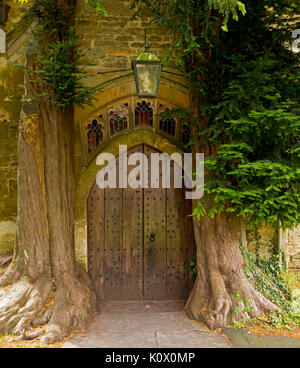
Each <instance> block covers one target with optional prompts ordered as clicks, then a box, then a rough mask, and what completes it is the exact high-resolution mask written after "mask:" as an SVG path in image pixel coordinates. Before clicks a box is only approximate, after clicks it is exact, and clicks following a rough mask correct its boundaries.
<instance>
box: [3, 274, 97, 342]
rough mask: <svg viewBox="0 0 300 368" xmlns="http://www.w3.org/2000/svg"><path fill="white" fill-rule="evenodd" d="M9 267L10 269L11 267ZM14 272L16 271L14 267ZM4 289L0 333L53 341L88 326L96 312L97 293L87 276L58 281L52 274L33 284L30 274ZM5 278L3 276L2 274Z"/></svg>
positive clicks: (27, 338) (69, 277) (24, 338)
mask: <svg viewBox="0 0 300 368" xmlns="http://www.w3.org/2000/svg"><path fill="white" fill-rule="evenodd" d="M8 271H9V270H8ZM10 275H14V274H13V273H12V272H11V270H10ZM4 279H5V284H6V286H5V287H2V288H1V289H0V333H1V334H5V335H14V336H17V338H18V339H22V340H31V339H39V340H40V342H41V343H43V344H51V343H53V342H55V341H60V340H62V339H63V338H64V337H66V336H68V335H69V334H70V332H71V331H72V330H79V329H84V328H85V327H86V325H87V323H88V321H89V318H90V316H91V314H92V313H94V312H95V305H96V300H95V294H94V293H93V291H91V289H90V285H88V284H86V283H85V281H84V280H85V279H84V278H81V277H80V276H79V277H78V278H73V277H71V276H70V275H66V277H65V278H64V279H63V280H62V281H61V283H60V284H59V285H56V284H55V282H54V281H53V279H52V278H46V279H45V280H43V279H40V280H38V281H37V282H36V283H34V284H32V283H31V282H29V281H28V280H27V279H26V277H22V278H20V279H18V280H17V281H15V280H13V278H12V280H13V283H12V284H11V285H9V284H8V276H7V275H6V277H5V275H4ZM0 281H1V278H0Z"/></svg>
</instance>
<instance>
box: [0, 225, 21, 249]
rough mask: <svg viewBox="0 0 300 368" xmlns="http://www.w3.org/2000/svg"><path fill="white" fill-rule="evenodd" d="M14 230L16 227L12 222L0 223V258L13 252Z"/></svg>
mask: <svg viewBox="0 0 300 368" xmlns="http://www.w3.org/2000/svg"><path fill="white" fill-rule="evenodd" d="M16 230H17V227H16V224H15V223H14V222H10V221H2V222H0V256H3V255H5V254H10V253H12V252H13V250H14V242H15V237H16Z"/></svg>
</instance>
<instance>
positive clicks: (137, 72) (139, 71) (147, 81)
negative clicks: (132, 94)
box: [132, 39, 162, 97]
mask: <svg viewBox="0 0 300 368" xmlns="http://www.w3.org/2000/svg"><path fill="white" fill-rule="evenodd" d="M132 68H133V71H134V78H135V83H136V89H137V94H138V96H139V97H157V94H158V88H159V83H160V75H161V70H162V63H161V61H160V60H159V58H158V57H157V56H156V55H155V54H154V53H152V52H150V46H149V41H148V39H146V44H145V51H143V52H142V53H141V54H140V55H139V56H138V57H137V59H136V60H135V61H133V62H132Z"/></svg>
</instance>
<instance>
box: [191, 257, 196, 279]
mask: <svg viewBox="0 0 300 368" xmlns="http://www.w3.org/2000/svg"><path fill="white" fill-rule="evenodd" d="M193 258H194V259H193V261H192V262H190V270H191V275H193V276H196V275H197V257H196V256H194V257H193Z"/></svg>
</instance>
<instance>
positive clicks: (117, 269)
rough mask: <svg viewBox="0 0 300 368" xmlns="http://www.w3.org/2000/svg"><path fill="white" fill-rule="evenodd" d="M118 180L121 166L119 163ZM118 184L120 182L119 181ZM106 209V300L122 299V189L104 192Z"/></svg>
mask: <svg viewBox="0 0 300 368" xmlns="http://www.w3.org/2000/svg"><path fill="white" fill-rule="evenodd" d="M116 166H117V179H118V170H119V164H118V161H117V165H116ZM117 184H118V180H117ZM104 198H105V203H104V208H105V248H104V271H105V287H104V290H105V291H104V293H105V299H106V300H120V299H122V281H123V280H122V253H123V249H122V236H123V235H122V189H121V188H119V187H118V185H117V188H106V189H105V190H104Z"/></svg>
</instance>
